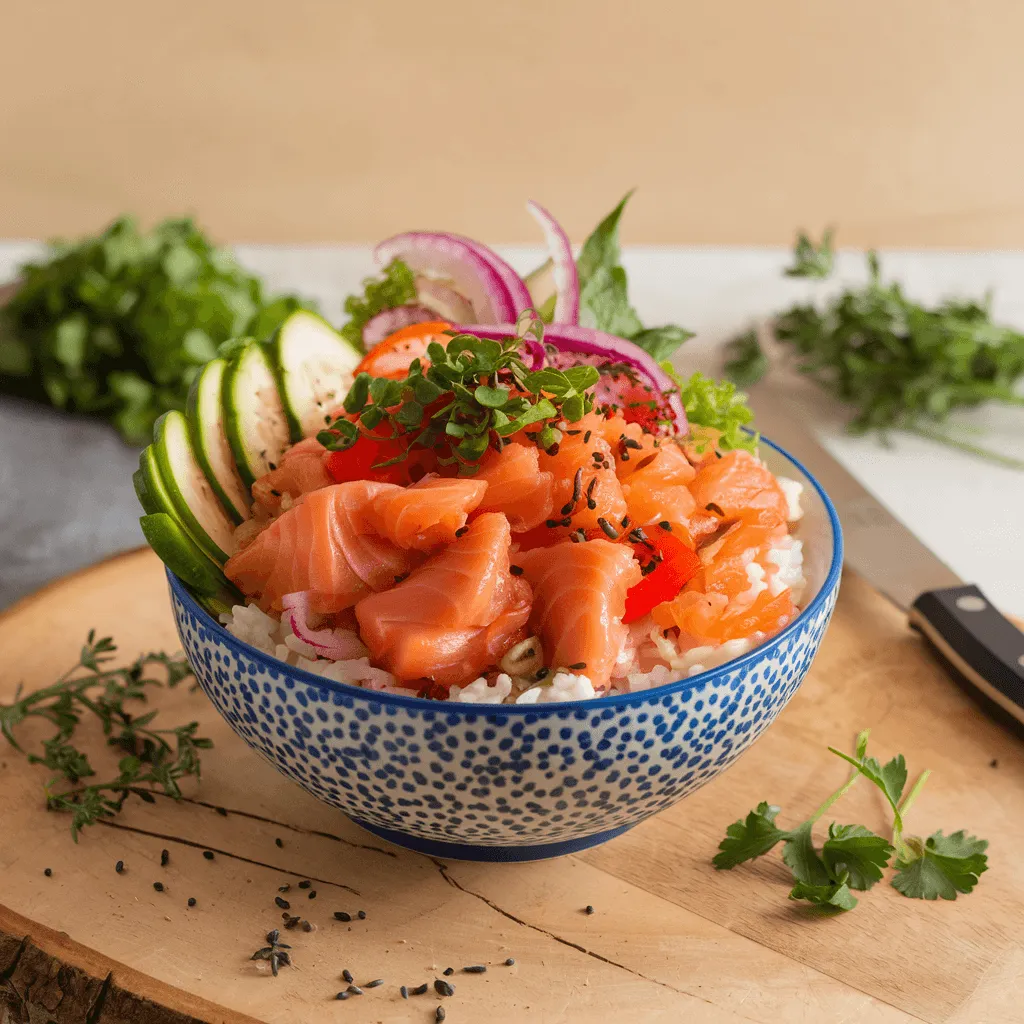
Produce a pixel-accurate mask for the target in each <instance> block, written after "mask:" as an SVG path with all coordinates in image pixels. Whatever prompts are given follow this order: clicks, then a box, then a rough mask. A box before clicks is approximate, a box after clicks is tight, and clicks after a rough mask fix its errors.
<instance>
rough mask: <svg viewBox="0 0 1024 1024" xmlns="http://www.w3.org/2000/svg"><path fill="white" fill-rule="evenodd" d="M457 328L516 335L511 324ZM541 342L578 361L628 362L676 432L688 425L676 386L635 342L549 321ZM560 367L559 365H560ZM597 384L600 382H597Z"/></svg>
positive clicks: (490, 334)
mask: <svg viewBox="0 0 1024 1024" xmlns="http://www.w3.org/2000/svg"><path fill="white" fill-rule="evenodd" d="M459 330H460V331H465V332H466V333H467V334H475V335H476V336H477V337H480V338H493V339H494V340H495V341H501V340H502V339H504V338H514V337H515V336H516V327H515V324H499V325H493V324H460V325H459ZM544 344H545V345H551V346H553V347H554V348H556V349H557V350H558V352H559V354H563V353H564V354H565V355H567V356H572V355H575V356H577V357H579V358H578V361H579V362H587V363H592V364H594V365H600V364H602V363H608V362H611V363H624V364H625V365H627V366H629V367H630V368H631V369H632V370H633V371H634V373H635V374H636V375H637V377H638V378H639V380H640V382H641V383H642V384H645V385H647V386H649V387H651V388H652V389H653V390H654V391H655V392H656V393H658V394H661V395H664V397H665V411H666V413H668V414H669V415H670V416H671V417H672V419H673V420H674V423H675V430H676V433H679V434H685V433H686V432H687V430H688V429H689V428H688V425H687V422H686V411H685V410H684V409H683V403H682V402H681V401H680V400H679V389H678V388H677V387H676V385H675V384H674V383H673V382H672V379H671V378H670V377H669V376H668V374H667V373H665V371H664V370H663V369H662V368H661V367H660V366H659V365H658V364H657V362H655V360H654V359H652V358H651V356H650V355H648V354H647V353H646V352H645V351H644V350H643V349H642V348H640V346H639V345H634V344H633V342H631V341H627V340H626V339H625V338H617V337H615V335H613V334H605V333H604V331H597V330H594V329H593V328H592V327H576V326H573V325H571V324H549V325H548V326H546V327H545V328H544ZM560 368H561V367H560ZM598 387H600V385H598Z"/></svg>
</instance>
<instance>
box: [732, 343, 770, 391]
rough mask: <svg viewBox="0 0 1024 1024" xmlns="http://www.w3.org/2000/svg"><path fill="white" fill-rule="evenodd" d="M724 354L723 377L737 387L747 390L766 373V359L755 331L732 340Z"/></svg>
mask: <svg viewBox="0 0 1024 1024" xmlns="http://www.w3.org/2000/svg"><path fill="white" fill-rule="evenodd" d="M725 352H726V357H727V358H726V361H725V367H724V369H725V375H726V376H727V377H728V378H729V380H731V381H733V383H735V384H736V385H737V386H738V387H741V388H749V387H750V386H751V385H753V384H756V383H757V382H758V381H759V380H761V378H762V377H764V375H765V374H766V373H767V372H768V357H767V356H766V355H765V354H764V351H763V350H762V348H761V343H760V342H759V341H758V340H757V331H755V330H750V331H747V332H746V333H745V334H741V335H739V337H736V338H733V340H732V341H730V342H728V343H727V344H726V346H725Z"/></svg>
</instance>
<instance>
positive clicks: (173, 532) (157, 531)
mask: <svg viewBox="0 0 1024 1024" xmlns="http://www.w3.org/2000/svg"><path fill="white" fill-rule="evenodd" d="M139 525H140V526H141V527H142V533H143V536H144V537H145V538H146V540H147V541H149V546H150V547H151V548H152V549H153V550H154V551H155V552H156V553H157V555H158V556H159V557H160V561H161V562H163V563H164V565H166V566H167V568H168V569H170V570H171V572H173V573H174V575H175V576H177V577H178V579H179V580H181V582H182V583H184V584H185V585H186V586H188V587H190V588H191V589H192V590H194V591H196V593H198V594H216V593H218V592H219V591H220V590H221V589H223V588H224V587H225V586H226V584H227V580H226V579H225V577H224V573H222V572H221V571H220V566H219V565H217V563H216V562H211V561H210V559H209V558H207V556H206V555H205V554H203V551H202V549H201V548H200V547H199V545H198V544H196V542H195V541H194V540H192V538H191V537H190V536H189V535H188V534H187V533H186V532H185V531H184V530H183V529H182V527H181V524H180V523H179V522H178V521H177V520H176V519H175V518H173V516H170V515H168V514H167V513H166V512H155V513H150V514H149V515H145V516H142V517H141V518H140V519H139Z"/></svg>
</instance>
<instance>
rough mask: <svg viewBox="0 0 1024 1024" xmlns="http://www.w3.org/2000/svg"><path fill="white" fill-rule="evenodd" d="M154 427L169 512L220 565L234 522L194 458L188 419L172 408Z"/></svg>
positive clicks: (228, 549)
mask: <svg viewBox="0 0 1024 1024" xmlns="http://www.w3.org/2000/svg"><path fill="white" fill-rule="evenodd" d="M154 430H155V436H156V439H155V440H154V442H153V445H152V447H153V454H154V455H155V457H156V466H157V469H158V470H159V478H160V480H161V481H162V482H163V485H164V487H165V488H166V490H167V493H168V494H169V495H170V499H171V505H172V509H171V510H170V511H172V514H173V515H174V517H175V518H176V519H177V520H178V521H179V522H180V523H181V525H182V526H183V527H184V529H185V530H186V531H187V532H188V533H189V534H190V535H191V537H192V539H193V540H194V541H195V542H196V543H197V544H198V545H199V547H200V548H202V550H203V551H204V552H205V553H206V554H207V555H209V556H210V558H212V559H213V560H214V561H215V562H218V563H219V564H223V563H224V562H226V561H227V559H228V555H229V554H230V553H231V552H232V551H234V550H235V524H234V523H233V522H232V521H231V517H230V516H229V515H228V514H227V512H225V511H224V507H223V506H222V505H221V503H220V501H219V500H218V498H217V495H216V494H214V492H213V488H212V487H211V486H210V481H209V480H207V479H206V474H205V473H204V472H203V470H202V467H201V466H200V465H199V462H198V461H197V460H196V457H195V453H194V452H193V451H192V442H191V441H190V440H189V436H188V421H187V420H186V419H185V416H184V414H183V413H180V412H178V411H177V410H173V411H171V412H167V413H164V414H163V416H161V417H160V419H158V420H157V421H156V427H155V428H154ZM143 507H145V505H143ZM164 511H166V510H164Z"/></svg>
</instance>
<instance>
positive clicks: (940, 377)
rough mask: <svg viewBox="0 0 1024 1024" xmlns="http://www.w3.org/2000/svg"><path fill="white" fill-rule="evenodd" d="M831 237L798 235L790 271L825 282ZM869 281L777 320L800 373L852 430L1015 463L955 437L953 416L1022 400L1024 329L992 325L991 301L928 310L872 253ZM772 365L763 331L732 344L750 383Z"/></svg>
mask: <svg viewBox="0 0 1024 1024" xmlns="http://www.w3.org/2000/svg"><path fill="white" fill-rule="evenodd" d="M833 256H834V253H833V248H832V235H831V233H830V232H826V234H825V237H824V239H823V240H822V242H821V244H820V245H819V246H815V245H814V244H813V243H812V242H811V241H810V240H809V239H808V238H807V236H806V235H801V236H800V238H799V240H798V242H797V245H796V250H795V254H794V262H793V265H792V266H791V267H789V268H788V269H787V270H786V274H787V275H789V276H791V277H807V278H825V277H827V276H828V275H829V274H830V273H831V271H832V266H833ZM867 264H868V282H867V284H866V285H865V286H863V287H861V288H847V289H845V290H843V291H842V292H841V293H840V294H839V295H837V296H835V297H834V298H831V299H829V300H828V301H827V302H825V303H824V305H822V306H820V308H819V306H818V305H815V304H814V303H798V304H796V305H794V306H792V307H790V308H789V309H786V310H784V311H782V312H781V313H778V314H777V315H775V316H774V317H773V318H772V321H771V328H772V332H773V334H774V336H775V338H776V339H777V340H778V341H779V342H780V343H781V344H783V345H785V346H786V347H787V348H788V349H789V350H790V351H791V352H792V353H793V354H794V356H795V357H796V361H795V365H796V369H797V371H798V372H800V373H802V374H804V375H805V376H806V377H808V378H809V379H811V380H813V381H814V382H815V383H816V384H818V385H819V386H820V387H822V388H823V389H825V390H826V391H827V392H828V393H830V394H831V395H833V396H835V397H836V398H838V399H839V400H840V401H842V402H844V403H846V404H847V405H848V406H849V407H850V409H851V411H852V414H853V415H852V418H851V419H850V421H849V424H848V429H849V431H850V432H851V433H853V434H868V433H876V434H879V435H880V436H881V437H883V438H884V437H885V436H886V435H887V434H889V433H890V432H892V431H904V432H906V433H911V434H916V435H917V436H919V437H924V438H927V439H929V440H932V441H937V442H939V443H941V444H945V445H948V446H950V447H953V448H957V449H959V450H960V451H964V452H967V453H968V454H970V455H975V456H978V457H980V458H985V459H988V460H990V461H993V462H997V463H999V464H1001V465H1005V466H1009V467H1010V468H1014V469H1024V460H1021V459H1018V458H1013V457H1011V456H1008V455H1004V454H1002V453H1000V452H996V451H992V450H990V449H988V448H986V447H984V446H982V445H979V444H976V443H974V442H973V441H971V440H969V439H967V438H966V437H964V436H963V433H961V432H957V433H954V432H953V430H952V429H951V428H950V426H949V421H950V418H951V416H952V415H953V414H954V413H955V412H957V411H959V410H962V409H968V408H972V407H974V406H978V405H982V404H984V403H986V402H1001V403H1003V404H1004V405H1010V406H1018V407H1020V406H1024V395H1022V394H1021V393H1020V391H1019V385H1020V382H1021V380H1022V379H1024V333H1022V332H1020V331H1017V330H1015V329H1014V328H1012V327H1007V326H1004V325H1001V324H997V323H995V322H993V320H992V315H991V309H990V300H989V298H986V299H984V300H983V301H981V302H975V301H970V300H967V301H960V300H955V299H947V300H945V301H944V302H941V303H939V304H938V305H937V306H935V307H934V308H929V307H927V306H924V305H922V304H920V303H917V302H914V301H913V300H912V299H910V298H908V297H907V296H906V295H905V294H904V292H903V289H902V288H901V287H900V285H899V283H898V282H895V281H893V282H889V283H887V282H884V281H883V280H882V272H881V264H880V262H879V259H878V256H877V254H876V253H874V252H869V253H868V254H867ZM768 369H769V361H768V359H767V357H766V356H765V354H764V351H763V350H762V348H761V345H760V344H759V342H758V339H757V335H756V333H755V332H753V331H748V332H746V333H744V334H741V335H740V336H739V337H737V338H736V339H734V340H733V341H732V342H730V343H729V345H728V346H727V361H726V364H725V371H726V373H727V374H728V375H729V377H731V378H732V379H733V380H734V381H736V382H737V383H738V384H740V385H743V386H749V385H751V384H754V383H756V382H757V381H758V380H760V378H761V377H763V376H764V374H765V373H766V372H767V371H768Z"/></svg>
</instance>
